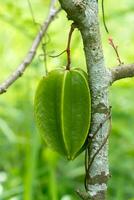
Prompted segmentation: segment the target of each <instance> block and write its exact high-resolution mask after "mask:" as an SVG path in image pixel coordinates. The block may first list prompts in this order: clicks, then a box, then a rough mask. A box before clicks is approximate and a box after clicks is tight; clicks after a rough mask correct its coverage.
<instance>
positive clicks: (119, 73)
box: [110, 64, 134, 84]
mask: <svg viewBox="0 0 134 200" xmlns="http://www.w3.org/2000/svg"><path fill="white" fill-rule="evenodd" d="M110 71H111V75H112V76H111V78H112V80H111V84H112V83H114V82H115V81H117V80H120V79H123V78H129V77H134V64H128V65H120V66H117V67H113V68H112V69H110Z"/></svg>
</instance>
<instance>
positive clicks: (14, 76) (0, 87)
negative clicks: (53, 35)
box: [0, 0, 61, 94]
mask: <svg viewBox="0 0 134 200" xmlns="http://www.w3.org/2000/svg"><path fill="white" fill-rule="evenodd" d="M60 10H61V8H59V9H58V10H55V0H52V1H51V4H50V10H49V14H48V17H47V19H45V21H44V23H43V25H42V26H41V28H40V31H39V32H38V34H37V36H36V37H35V39H34V41H33V44H32V46H31V49H30V50H29V51H28V53H27V55H26V57H25V59H24V60H23V61H22V63H21V64H20V65H19V66H18V67H17V68H16V70H15V71H14V72H13V73H12V74H11V75H10V76H9V77H8V78H7V79H6V80H5V81H4V82H3V83H1V84H0V94H3V93H4V92H6V90H7V89H8V88H9V87H10V86H11V85H12V84H13V83H14V82H15V81H16V80H17V79H18V78H19V77H21V76H22V74H23V73H24V71H25V70H26V68H27V67H28V66H29V65H30V63H31V62H32V60H33V58H34V57H35V54H36V51H37V49H38V47H39V44H40V43H41V40H42V38H43V36H44V35H45V34H46V32H47V30H48V27H49V25H50V24H51V22H52V21H53V19H54V17H55V16H56V15H57V14H58V13H59V12H60Z"/></svg>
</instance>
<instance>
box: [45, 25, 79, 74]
mask: <svg viewBox="0 0 134 200" xmlns="http://www.w3.org/2000/svg"><path fill="white" fill-rule="evenodd" d="M75 28H76V27H75V24H74V23H72V24H71V28H70V31H69V35H68V42H67V48H66V49H65V50H64V51H62V52H61V53H59V54H58V55H55V56H52V55H51V56H49V57H51V58H56V57H58V56H61V55H62V54H63V53H65V52H66V53H67V65H66V70H70V65H71V54H70V52H71V50H70V49H71V48H70V45H71V38H72V34H73V31H74V29H75Z"/></svg>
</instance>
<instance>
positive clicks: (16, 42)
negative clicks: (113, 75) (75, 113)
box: [0, 0, 134, 200]
mask: <svg viewBox="0 0 134 200" xmlns="http://www.w3.org/2000/svg"><path fill="white" fill-rule="evenodd" d="M99 4H100V5H99V7H100V12H99V13H100V25H101V34H102V43H103V49H104V55H105V62H106V65H107V66H108V67H112V66H116V65H118V62H117V59H116V56H115V52H114V51H113V49H112V48H111V46H110V45H109V44H108V37H109V36H112V37H113V39H114V41H115V43H116V44H117V45H118V46H119V47H118V49H119V53H120V57H121V59H122V61H123V62H124V63H131V62H133V61H134V26H133V24H134V1H133V0H118V2H117V1H115V0H109V1H105V15H106V16H105V17H106V23H107V26H108V28H109V32H110V35H108V34H107V33H106V31H105V30H104V26H103V23H102V12H101V3H100V2H99ZM31 5H32V9H33V13H34V18H35V20H36V22H37V23H39V24H41V23H42V22H43V20H44V19H45V17H46V16H47V14H48V8H49V0H31ZM57 6H58V5H57ZM70 24H71V22H69V21H67V18H66V14H65V12H64V11H62V12H61V13H60V14H59V16H58V17H57V18H56V19H55V20H54V22H53V23H52V24H51V26H50V28H49V31H48V34H47V35H46V37H45V38H44V39H43V42H42V45H40V48H39V50H38V52H37V55H36V57H35V59H34V61H33V62H32V63H31V65H30V66H29V67H28V69H27V71H26V72H25V74H24V75H23V76H22V77H21V78H20V79H19V80H18V81H16V82H15V84H13V85H12V86H11V87H10V88H9V89H8V91H7V92H6V93H5V94H3V95H1V96H0V200H5V199H9V200H35V199H37V200H76V199H78V197H77V196H76V195H75V192H74V189H76V188H83V179H84V154H82V155H81V156H80V157H78V158H77V159H76V160H75V161H73V162H68V161H66V160H64V159H63V158H62V157H60V156H59V155H57V154H56V153H54V152H51V151H50V150H49V149H48V148H47V147H46V145H45V144H44V142H43V141H42V139H41V138H40V135H39V133H38V131H37V129H36V126H35V122H34V116H33V102H34V94H35V90H36V87H37V84H38V82H39V80H40V78H41V77H42V76H44V75H45V69H46V68H47V69H48V71H50V70H52V69H54V68H57V67H60V66H64V65H66V56H65V55H62V56H60V57H56V58H50V57H49V56H48V55H56V54H58V53H60V52H62V51H63V50H64V49H65V48H66V42H67V35H68V31H69V28H70V27H69V26H70ZM38 30H39V25H35V24H34V23H33V20H32V16H31V12H30V9H29V6H28V1H27V0H24V1H21V0H18V1H12V0H4V1H3V0H0V82H2V81H3V80H4V79H6V77H7V76H8V75H9V74H10V73H11V72H12V71H13V70H14V69H15V68H16V67H17V65H18V64H19V63H20V62H21V61H22V60H23V58H24V57H25V55H26V53H27V51H28V50H29V48H30V46H31V44H32V41H33V39H34V37H35V35H36V33H37V32H38ZM43 49H44V50H43ZM71 54H72V67H81V68H83V69H85V70H86V65H85V59H84V54H83V47H82V41H81V38H80V34H79V31H78V30H75V33H74V35H73V40H72V51H71ZM43 55H46V56H45V57H44V56H43ZM44 58H45V59H44ZM44 61H45V62H44ZM109 100H110V104H111V106H112V131H111V135H110V147H109V161H110V172H111V174H112V178H111V179H110V181H109V189H108V198H107V199H109V200H134V79H133V78H131V79H126V80H122V81H119V82H118V83H115V84H113V86H112V87H111V88H110V91H109Z"/></svg>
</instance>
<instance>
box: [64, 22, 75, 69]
mask: <svg viewBox="0 0 134 200" xmlns="http://www.w3.org/2000/svg"><path fill="white" fill-rule="evenodd" d="M74 29H75V25H74V23H72V25H71V28H70V31H69V35H68V42H67V48H66V52H67V65H66V70H70V64H71V54H70V43H71V38H72V33H73V31H74Z"/></svg>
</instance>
